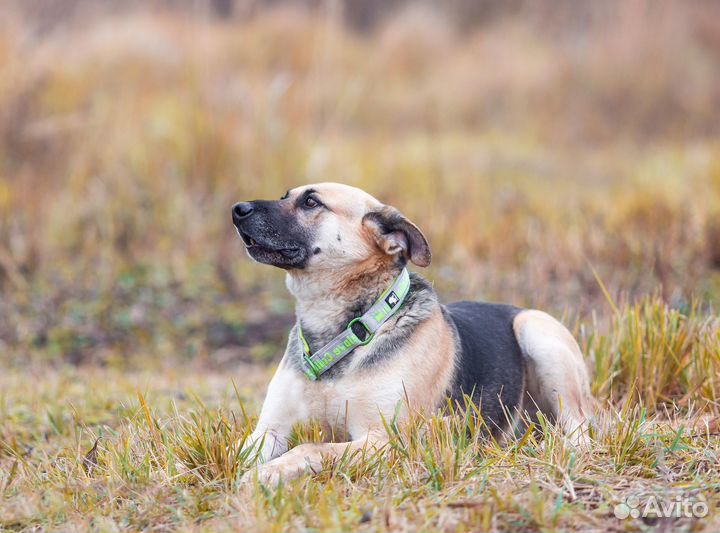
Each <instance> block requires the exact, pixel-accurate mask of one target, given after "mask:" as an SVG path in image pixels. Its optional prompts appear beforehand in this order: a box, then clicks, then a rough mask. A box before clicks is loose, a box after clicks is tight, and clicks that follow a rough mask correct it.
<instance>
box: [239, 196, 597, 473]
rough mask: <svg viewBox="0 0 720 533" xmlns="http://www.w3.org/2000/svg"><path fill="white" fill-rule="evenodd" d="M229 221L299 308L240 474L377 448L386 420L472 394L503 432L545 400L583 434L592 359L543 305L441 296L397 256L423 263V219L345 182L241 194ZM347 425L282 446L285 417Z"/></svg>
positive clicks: (561, 421)
mask: <svg viewBox="0 0 720 533" xmlns="http://www.w3.org/2000/svg"><path fill="white" fill-rule="evenodd" d="M232 220H233V224H234V226H235V228H236V230H237V232H238V234H239V236H240V238H241V239H242V241H243V243H244V245H245V248H246V251H247V254H248V255H249V256H250V257H251V258H252V259H254V260H255V261H257V262H259V263H263V264H268V265H272V266H275V267H278V268H281V269H284V270H285V271H286V286H287V288H288V290H289V291H290V292H291V293H292V295H293V296H294V297H295V299H296V315H297V321H296V323H295V325H294V326H293V328H292V329H291V331H290V335H289V340H288V343H287V347H286V349H285V354H284V356H283V358H282V360H281V361H280V364H279V366H278V368H277V371H276V373H275V375H274V377H273V378H272V380H271V382H270V384H269V387H268V391H267V395H266V398H265V401H264V404H263V406H262V410H261V413H260V416H259V419H258V422H257V426H256V428H255V429H254V431H253V432H252V434H251V435H250V436H249V438H247V439H246V440H245V442H244V444H243V446H244V450H249V452H253V451H254V452H255V453H256V454H257V459H258V463H259V464H258V466H257V468H256V469H252V470H249V471H248V472H247V473H246V474H245V475H244V478H243V479H244V480H249V479H251V478H253V479H254V476H257V479H259V480H260V481H261V482H263V483H277V482H278V481H279V480H280V479H284V480H288V479H290V478H293V477H296V476H298V475H300V474H302V473H303V472H306V471H307V470H308V469H310V470H314V471H317V470H318V469H320V468H322V462H323V460H331V461H332V460H336V459H339V458H340V457H342V456H343V455H344V454H352V453H354V452H356V451H358V450H363V449H365V450H367V449H377V450H379V449H381V448H382V446H383V444H384V443H386V442H387V439H388V437H387V432H386V430H385V428H384V425H383V419H384V420H386V421H387V420H392V419H393V418H394V417H396V416H397V417H399V418H400V419H401V420H405V419H407V417H408V415H409V413H410V411H411V410H417V411H419V412H424V413H434V412H437V411H438V410H439V409H440V408H441V407H442V406H443V405H447V399H448V398H450V399H452V400H453V401H457V402H462V401H463V399H465V398H467V397H468V396H469V397H470V398H471V399H472V401H473V402H475V403H477V405H478V406H479V410H480V413H481V418H482V421H483V423H484V425H485V427H487V428H488V432H489V433H491V434H493V435H495V436H501V435H504V434H507V433H508V432H512V431H514V430H516V428H515V427H514V426H515V425H516V424H518V423H519V421H520V420H522V419H524V417H522V416H519V415H520V414H521V413H522V414H525V413H527V414H528V415H529V419H532V418H533V417H537V416H538V413H542V414H543V415H544V416H545V417H546V418H547V419H549V420H552V421H554V422H555V423H557V424H558V425H559V426H560V427H561V428H562V429H563V431H564V432H565V433H566V434H567V435H568V436H569V437H570V438H571V439H572V440H573V441H574V442H576V443H582V442H586V441H587V439H588V434H587V431H588V420H589V417H590V415H591V407H592V397H591V395H590V387H589V378H588V371H587V368H586V366H585V362H584V360H583V355H582V352H581V350H580V348H579V346H578V344H577V342H576V341H575V339H574V338H573V336H572V334H571V333H570V332H569V331H568V330H567V329H566V328H565V327H564V326H563V325H562V324H561V323H560V322H558V321H557V320H555V319H554V318H553V317H551V316H550V315H548V314H546V313H544V312H542V311H538V310H526V309H520V308H518V307H514V306H511V305H502V304H493V303H482V302H467V301H464V302H457V303H451V304H449V305H443V304H441V303H440V301H439V300H438V297H437V295H436V293H435V291H434V290H433V288H432V285H431V284H430V283H428V282H427V281H426V280H425V279H423V278H422V277H421V276H420V275H418V274H416V273H412V274H410V273H408V270H407V265H408V263H412V264H414V265H416V266H418V267H426V266H428V265H429V264H430V260H431V252H430V246H429V244H428V241H427V239H426V238H425V236H424V235H423V233H422V232H421V231H420V229H419V228H418V227H417V226H416V225H415V224H414V223H412V222H411V221H410V220H408V219H407V218H406V217H405V216H403V215H402V214H401V213H400V211H398V210H397V209H395V208H393V207H390V206H387V205H384V204H382V203H381V202H380V201H378V200H377V199H375V198H374V197H373V196H371V195H370V194H368V193H366V192H364V191H362V190H360V189H358V188H355V187H351V186H348V185H342V184H337V183H320V184H315V185H308V186H303V187H297V188H294V189H292V190H290V191H288V192H287V193H286V194H285V195H284V196H283V197H282V198H280V199H279V200H274V201H270V200H256V201H252V202H240V203H237V204H235V205H234V206H233V207H232ZM309 419H314V420H318V421H319V422H320V423H321V424H322V425H323V427H328V428H332V427H336V428H344V429H345V431H346V432H347V433H348V434H349V436H350V439H351V440H350V441H349V442H345V443H331V442H330V443H322V444H301V445H299V446H296V447H295V448H293V449H291V450H290V451H288V437H289V436H290V433H291V430H292V426H293V425H294V424H295V423H297V422H300V421H304V420H309Z"/></svg>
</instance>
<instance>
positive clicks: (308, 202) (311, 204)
mask: <svg viewBox="0 0 720 533" xmlns="http://www.w3.org/2000/svg"><path fill="white" fill-rule="evenodd" d="M303 205H304V206H305V207H307V208H308V209H313V208H315V207H317V206H319V205H320V202H318V201H317V200H316V199H315V198H313V197H312V196H308V197H307V198H305V201H304V202H303Z"/></svg>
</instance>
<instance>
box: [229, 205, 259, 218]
mask: <svg viewBox="0 0 720 533" xmlns="http://www.w3.org/2000/svg"><path fill="white" fill-rule="evenodd" d="M253 210H254V209H253V205H252V203H251V202H238V203H236V204H235V205H234V206H233V208H232V217H233V222H239V221H241V220H242V219H244V218H247V217H249V216H250V215H252V213H253Z"/></svg>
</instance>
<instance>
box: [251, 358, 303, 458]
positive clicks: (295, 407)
mask: <svg viewBox="0 0 720 533" xmlns="http://www.w3.org/2000/svg"><path fill="white" fill-rule="evenodd" d="M302 379H303V377H302V376H301V375H299V374H298V373H297V372H296V371H294V370H293V369H289V368H287V365H286V364H285V361H282V362H281V363H280V366H279V367H278V369H277V371H276V372H275V375H274V376H273V378H272V380H271V381H270V385H269V386H268V391H267V395H266V396H265V401H264V402H263V406H262V410H261V411H260V417H259V419H258V423H257V426H256V427H255V430H254V431H253V432H252V434H251V435H250V436H249V437H248V438H247V440H246V441H245V443H244V444H243V448H242V449H243V452H245V451H247V450H248V449H251V448H252V449H255V451H256V452H257V456H256V457H257V460H258V461H259V462H261V463H266V462H268V461H271V460H273V459H274V458H276V457H278V456H280V455H282V454H284V453H285V452H286V451H287V449H288V438H289V437H290V432H291V431H292V426H293V424H295V422H298V421H300V420H304V419H305V418H307V416H308V413H307V407H306V406H305V405H304V403H303V394H302V391H303V386H304V382H303V381H302Z"/></svg>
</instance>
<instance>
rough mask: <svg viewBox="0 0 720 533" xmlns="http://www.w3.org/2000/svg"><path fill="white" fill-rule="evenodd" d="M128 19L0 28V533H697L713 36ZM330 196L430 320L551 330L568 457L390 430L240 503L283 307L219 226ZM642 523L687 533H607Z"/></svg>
mask: <svg viewBox="0 0 720 533" xmlns="http://www.w3.org/2000/svg"><path fill="white" fill-rule="evenodd" d="M131 4H135V6H134V7H128V8H120V7H119V6H116V7H117V9H116V10H115V11H113V12H112V13H111V14H110V13H107V12H104V11H103V9H101V8H99V7H98V9H95V10H92V12H88V13H85V12H84V11H83V12H82V13H81V12H80V11H82V10H78V12H76V14H75V15H74V16H70V15H68V17H66V18H61V19H59V20H58V21H49V20H47V19H46V17H42V16H40V14H38V13H35V14H33V9H32V6H31V5H30V4H28V3H27V2H11V3H10V4H9V6H8V8H7V9H4V10H3V11H2V13H0V30H2V31H0V530H9V531H30V530H33V531H37V530H46V531H52V530H59V531H66V530H75V529H77V530H97V531H114V530H118V531H125V530H128V531H131V530H190V531H193V530H203V531H204V530H208V531H211V530H226V529H243V530H268V531H280V530H296V529H316V530H326V531H336V530H350V529H353V530H354V529H358V530H367V531H398V530H427V531H430V530H432V531H435V530H443V531H456V532H459V531H468V530H507V529H513V530H527V531H535V530H546V531H550V530H579V529H583V530H598V531H605V530H608V529H610V530H618V531H623V530H627V531H631V530H632V531H635V530H643V529H650V528H657V529H662V528H670V529H673V530H674V529H684V530H689V531H690V530H691V531H697V530H708V531H713V530H716V529H718V528H720V519H719V518H718V505H717V504H718V494H719V491H718V481H717V480H718V479H720V476H719V475H718V467H717V465H718V464H719V461H718V442H719V439H718V432H719V431H720V427H719V426H720V422H719V420H720V324H718V316H717V311H716V310H717V308H718V305H720V223H719V222H718V221H719V220H720V216H719V214H720V156H719V155H718V154H720V150H719V149H718V148H720V130H719V129H718V125H720V114H719V113H720V105H719V103H718V92H717V87H720V59H719V58H720V56H719V55H718V54H717V43H718V42H720V41H719V40H718V36H720V30H719V29H720V25H719V24H718V23H717V21H718V20H720V17H719V16H718V11H717V8H716V7H715V6H712V5H710V3H703V2H691V1H689V2H683V3H680V2H674V3H664V4H663V5H662V6H655V4H653V3H648V4H646V3H644V2H616V3H612V2H607V3H606V4H604V5H605V6H610V7H606V8H604V9H598V10H597V11H595V10H594V9H588V10H585V8H583V7H582V6H583V5H585V4H584V3H570V4H568V6H571V4H572V7H568V6H565V7H562V9H561V8H559V7H558V6H556V5H553V6H552V8H551V9H548V8H547V6H545V7H544V8H538V7H531V6H529V4H528V5H525V4H526V3H520V4H516V5H518V6H519V7H517V9H515V8H508V10H509V11H508V12H507V14H506V16H502V17H497V18H489V19H487V20H486V21H485V22H484V23H483V24H481V25H479V26H477V27H473V26H472V25H469V26H464V27H463V28H458V27H456V26H454V24H453V22H452V17H445V16H443V14H442V12H439V11H433V10H432V9H431V8H428V7H427V6H426V7H418V6H417V5H414V6H410V7H408V8H407V9H405V10H402V11H400V12H398V13H396V14H395V15H393V16H391V17H389V18H387V19H386V20H384V22H383V23H382V24H381V25H380V26H378V27H376V28H375V29H373V30H372V31H369V32H367V33H356V32H353V31H350V30H348V29H347V28H345V27H344V26H343V25H342V24H341V23H340V21H339V19H338V14H337V13H336V12H335V11H333V10H325V11H324V10H319V11H317V12H305V11H297V10H294V9H291V8H288V7H287V6H277V7H276V8H274V9H271V10H269V9H259V10H258V11H257V12H256V13H255V14H254V15H253V16H249V17H247V18H238V19H232V20H227V21H217V20H211V19H208V18H204V17H201V16H200V15H199V13H198V12H197V11H192V12H189V11H187V10H183V9H182V8H181V7H178V8H177V9H175V10H172V11H167V10H162V9H160V8H158V9H153V10H149V9H147V8H143V6H141V5H140V4H136V3H131ZM26 5H27V6H30V7H24V6H26ZM576 5H577V6H580V7H574V6H576ZM523 6H525V7H523ZM438 9H439V8H438ZM558 9H559V11H558ZM575 9H579V10H580V11H579V12H576V11H574V10H575ZM552 13H554V14H557V15H558V17H557V18H553V17H552V16H550V15H551V14H552ZM550 30H552V31H550ZM326 179H331V180H335V181H343V182H346V183H350V184H354V185H358V186H360V187H362V188H364V189H366V190H368V191H369V192H371V193H373V194H374V195H376V196H378V197H379V198H380V199H382V200H383V201H385V202H387V203H390V204H393V205H395V206H397V207H399V208H400V209H401V210H402V211H403V212H405V213H406V214H407V215H409V217H410V218H411V219H412V220H413V221H415V222H416V223H417V224H418V225H419V226H420V227H421V228H422V229H423V231H424V232H425V233H426V234H427V236H428V238H429V240H430V243H431V246H432V248H433V256H434V264H433V265H432V266H431V268H430V269H428V270H426V271H425V272H424V273H425V274H426V275H427V277H428V278H429V279H431V280H433V282H434V283H435V287H436V288H437V290H438V291H439V292H440V294H441V295H442V297H443V299H444V300H445V301H449V300H451V299H457V298H470V299H485V300H494V301H507V302H512V303H515V304H517V305H524V306H531V307H538V308H542V309H545V310H547V311H549V312H552V313H553V314H555V315H556V316H558V317H563V320H564V322H565V323H566V324H568V325H570V326H571V329H573V331H574V333H575V334H576V336H577V338H578V339H579V341H580V344H581V346H582V348H583V351H584V353H585V354H586V355H587V361H588V365H589V366H590V368H591V370H592V373H593V383H592V389H593V393H594V395H595V397H596V398H597V401H598V406H599V413H600V414H599V415H598V417H597V419H596V420H595V421H594V426H593V432H594V443H593V445H592V446H591V447H590V448H589V449H574V448H572V447H570V446H568V445H567V444H566V443H565V442H564V440H563V439H562V438H560V436H559V435H557V434H556V433H555V431H554V429H553V428H552V426H547V425H542V427H540V428H538V432H539V433H537V434H536V433H532V432H531V433H528V434H526V435H518V436H515V437H513V438H511V439H510V442H509V443H508V444H507V445H504V446H499V445H498V444H497V443H494V442H488V441H487V440H485V439H483V438H482V437H481V435H480V432H479V431H478V428H477V427H476V426H474V425H473V424H471V423H470V422H468V419H467V418H465V417H464V416H463V415H464V413H457V416H456V417H454V418H452V419H450V420H448V419H444V418H439V417H435V418H430V419H423V418H421V417H416V419H414V420H413V421H412V423H410V424H408V425H407V426H402V427H396V426H394V425H393V424H392V423H391V422H392V421H389V425H388V433H389V444H388V446H387V447H386V449H385V450H384V451H383V453H382V454H369V453H368V454H366V455H364V456H357V457H347V458H344V459H343V460H342V461H340V462H339V463H338V464H328V465H326V467H325V468H324V469H323V471H322V472H320V473H317V474H315V475H308V476H305V477H304V478H302V479H299V480H297V481H293V482H291V483H289V484H287V485H284V486H281V487H279V488H278V489H268V488H263V487H258V486H252V487H239V486H238V485H237V480H238V477H239V476H240V475H241V474H242V473H243V472H244V471H245V470H246V468H247V467H248V458H245V457H230V456H229V455H228V452H227V446H228V444H229V443H232V442H234V441H235V440H237V439H242V438H243V437H244V436H245V435H246V434H247V432H248V430H249V428H250V427H251V426H252V423H253V421H254V418H255V416H256V413H257V411H258V409H259V407H260V402H261V400H262V393H263V391H264V386H265V384H266V383H267V381H268V379H269V377H270V375H271V373H272V366H273V364H276V363H277V357H278V354H279V353H280V351H281V350H282V345H283V343H284V340H285V338H286V335H287V329H288V326H289V324H290V323H291V321H292V309H293V302H292V301H291V300H290V299H289V297H288V295H287V292H286V290H285V288H284V287H283V284H282V277H281V276H280V275H278V273H277V272H273V271H272V270H271V269H267V268H262V267H259V266H257V265H253V264H251V263H250V262H249V261H247V260H246V259H245V258H244V256H243V254H242V250H241V247H240V245H239V243H238V241H237V239H236V236H235V234H234V231H233V229H232V227H231V225H230V223H229V218H230V217H229V207H230V205H231V204H232V203H233V202H235V201H237V200H240V199H250V198H259V197H263V198H267V197H270V198H276V197H280V196H281V195H282V194H283V192H284V191H285V190H286V189H288V188H289V187H292V186H295V185H297V184H299V183H306V182H312V181H318V180H326ZM234 385H236V386H237V388H236V387H235V386H234ZM326 437H327V436H326V435H321V434H320V432H319V428H318V427H317V426H316V425H314V424H307V425H305V426H302V427H297V428H296V436H295V441H294V443H299V442H304V441H308V440H319V439H321V438H326ZM654 493H656V494H661V495H662V496H663V498H664V501H672V500H673V498H675V497H676V496H682V497H688V498H690V499H691V500H692V499H695V500H700V499H703V498H704V499H705V500H706V501H707V502H708V505H709V515H708V516H707V517H705V518H703V519H701V520H694V519H687V518H681V519H670V520H666V521H659V522H653V521H641V520H639V519H627V520H620V519H617V518H615V515H614V513H613V509H614V506H615V505H616V504H618V503H622V502H623V501H624V499H625V498H627V497H629V496H632V495H637V496H640V497H641V498H647V497H648V496H649V495H650V494H654Z"/></svg>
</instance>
